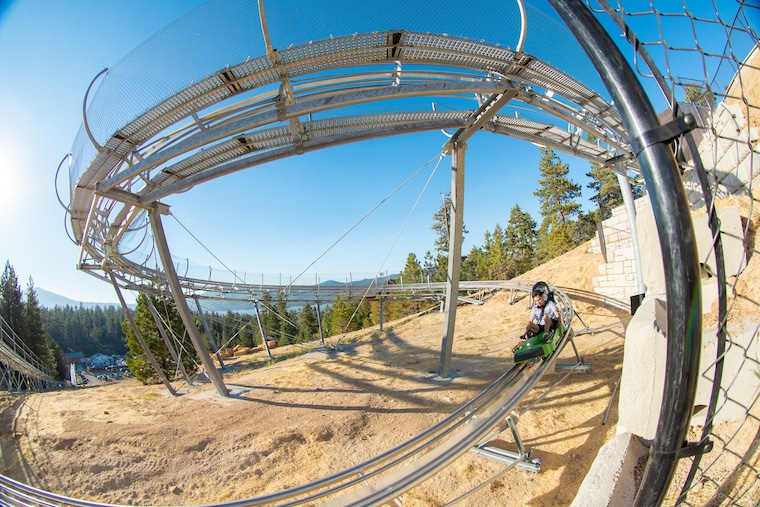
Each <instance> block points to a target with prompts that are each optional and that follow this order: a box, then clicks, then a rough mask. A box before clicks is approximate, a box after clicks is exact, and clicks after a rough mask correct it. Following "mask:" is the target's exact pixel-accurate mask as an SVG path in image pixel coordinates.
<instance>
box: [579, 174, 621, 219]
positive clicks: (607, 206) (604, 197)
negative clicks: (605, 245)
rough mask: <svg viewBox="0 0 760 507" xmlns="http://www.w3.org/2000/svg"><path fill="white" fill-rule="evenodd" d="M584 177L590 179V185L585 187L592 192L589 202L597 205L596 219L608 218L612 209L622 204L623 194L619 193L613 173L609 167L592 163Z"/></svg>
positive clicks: (616, 179)
mask: <svg viewBox="0 0 760 507" xmlns="http://www.w3.org/2000/svg"><path fill="white" fill-rule="evenodd" d="M586 176H588V177H589V178H591V183H589V184H588V185H586V187H587V188H590V189H591V190H592V191H593V192H594V195H592V196H591V198H590V200H591V201H592V202H594V203H596V205H597V208H598V210H599V215H598V219H600V220H606V219H608V218H610V217H611V216H612V209H613V208H616V207H617V206H620V205H621V204H622V203H623V193H622V192H621V191H620V184H619V183H618V178H617V175H616V174H615V171H614V170H613V169H612V168H610V167H607V166H603V165H601V164H597V163H596V162H593V163H592V164H591V171H589V172H587V173H586Z"/></svg>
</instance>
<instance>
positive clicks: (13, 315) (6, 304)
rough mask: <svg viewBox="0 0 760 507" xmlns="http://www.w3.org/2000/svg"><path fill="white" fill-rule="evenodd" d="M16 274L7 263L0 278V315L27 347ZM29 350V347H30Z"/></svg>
mask: <svg viewBox="0 0 760 507" xmlns="http://www.w3.org/2000/svg"><path fill="white" fill-rule="evenodd" d="M22 298H23V295H22V292H21V287H20V286H19V284H18V278H16V272H15V271H14V269H13V266H11V263H10V262H9V261H6V263H5V269H4V270H3V276H2V277H0V315H2V317H3V319H5V322H6V323H7V324H8V325H9V326H10V327H11V329H13V331H14V332H15V333H16V334H17V335H18V337H19V338H20V339H21V341H23V342H24V343H26V344H27V345H29V343H28V340H27V333H26V325H25V323H24V301H23V299H22ZM30 348H31V347H30Z"/></svg>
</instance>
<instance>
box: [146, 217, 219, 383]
mask: <svg viewBox="0 0 760 507" xmlns="http://www.w3.org/2000/svg"><path fill="white" fill-rule="evenodd" d="M148 215H149V220H150V228H151V230H152V231H153V239H154V241H155V242H156V250H158V255H159V257H160V258H161V264H163V267H164V274H165V275H166V280H167V282H168V283H169V290H170V291H171V293H172V296H173V297H174V302H175V303H176V305H177V310H178V311H179V315H180V317H181V318H182V323H183V324H185V329H186V330H187V333H188V334H189V335H190V340H191V341H192V342H193V346H194V347H195V350H196V351H197V352H198V355H199V356H200V358H201V363H203V367H204V368H205V369H206V374H207V375H208V378H209V380H211V383H212V384H214V387H216V391H217V392H218V393H219V394H221V395H222V396H225V397H227V396H229V395H230V392H229V390H228V389H227V386H225V385H224V379H222V376H221V374H220V373H219V372H218V371H217V369H216V365H214V361H213V360H212V359H211V356H210V355H209V353H208V349H207V348H206V345H205V344H204V343H203V339H202V338H201V333H200V331H198V326H196V325H195V317H193V313H192V312H191V311H190V307H189V306H187V300H186V299H185V293H184V292H182V286H181V285H180V283H179V278H178V277H177V272H176V271H175V270H174V264H173V263H172V257H171V254H170V252H169V245H168V244H167V242H166V234H164V225H163V224H162V223H161V214H160V213H159V211H158V209H157V208H151V209H150V210H149V212H148Z"/></svg>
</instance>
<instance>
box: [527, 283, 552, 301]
mask: <svg viewBox="0 0 760 507" xmlns="http://www.w3.org/2000/svg"><path fill="white" fill-rule="evenodd" d="M536 296H541V297H542V298H543V299H544V301H548V299H549V286H548V285H547V284H546V282H536V284H535V285H534V286H533V290H532V291H531V297H536Z"/></svg>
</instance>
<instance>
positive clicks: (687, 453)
mask: <svg viewBox="0 0 760 507" xmlns="http://www.w3.org/2000/svg"><path fill="white" fill-rule="evenodd" d="M712 450H713V442H712V440H709V439H708V440H703V441H701V442H684V444H683V446H682V447H681V448H680V449H679V450H678V458H679V459H680V458H689V457H691V456H696V455H697V454H707V453H708V452H711V451H712Z"/></svg>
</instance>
